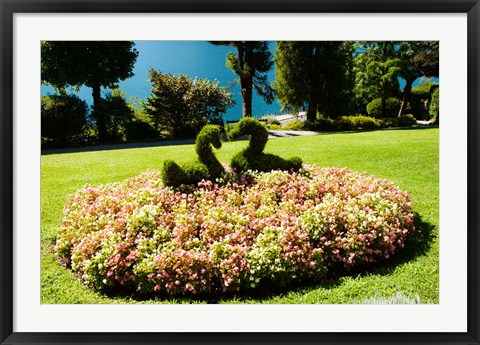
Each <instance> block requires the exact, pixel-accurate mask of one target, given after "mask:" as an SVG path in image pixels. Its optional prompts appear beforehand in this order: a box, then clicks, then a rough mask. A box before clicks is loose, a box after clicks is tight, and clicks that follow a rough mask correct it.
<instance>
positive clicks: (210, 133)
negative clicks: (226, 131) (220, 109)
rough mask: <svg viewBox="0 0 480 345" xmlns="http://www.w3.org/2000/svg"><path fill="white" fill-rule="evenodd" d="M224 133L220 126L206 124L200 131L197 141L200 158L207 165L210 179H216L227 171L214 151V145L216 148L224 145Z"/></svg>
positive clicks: (196, 147) (196, 149) (196, 148)
mask: <svg viewBox="0 0 480 345" xmlns="http://www.w3.org/2000/svg"><path fill="white" fill-rule="evenodd" d="M222 133H223V132H222V128H221V127H220V126H217V125H206V126H204V127H203V128H202V130H201V131H200V133H198V135H197V139H196V141H195V151H197V155H198V159H199V160H200V162H201V163H203V164H204V165H205V166H206V167H207V169H208V175H209V178H210V179H216V178H217V177H220V176H221V175H222V174H223V173H224V172H225V169H224V168H223V165H222V163H220V162H219V161H218V159H217V157H215V154H214V153H213V151H212V145H213V147H215V148H216V149H219V148H221V147H222Z"/></svg>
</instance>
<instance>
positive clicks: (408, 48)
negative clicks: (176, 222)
mask: <svg viewBox="0 0 480 345" xmlns="http://www.w3.org/2000/svg"><path fill="white" fill-rule="evenodd" d="M399 54H400V64H399V66H400V71H399V76H400V77H402V78H403V79H405V82H406V84H405V87H404V89H403V99H402V104H401V106H400V110H399V112H398V116H399V117H400V116H402V115H403V114H404V112H405V109H406V107H407V102H408V99H409V96H410V92H411V91H412V86H413V83H414V81H415V80H416V79H417V78H419V77H438V74H439V42H438V41H413V42H412V41H404V42H400V44H399Z"/></svg>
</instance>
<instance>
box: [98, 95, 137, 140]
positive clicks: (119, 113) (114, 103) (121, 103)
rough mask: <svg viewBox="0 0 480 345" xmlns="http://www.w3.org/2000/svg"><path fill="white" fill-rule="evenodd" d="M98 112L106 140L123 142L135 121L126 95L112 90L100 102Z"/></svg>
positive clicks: (133, 112)
mask: <svg viewBox="0 0 480 345" xmlns="http://www.w3.org/2000/svg"><path fill="white" fill-rule="evenodd" d="M100 107H101V108H100V110H101V113H102V115H103V118H104V121H105V127H106V131H107V136H106V139H107V140H109V141H110V140H124V139H126V132H127V129H128V127H130V126H131V125H132V123H133V121H134V119H135V111H134V109H133V108H132V107H131V106H130V104H128V102H127V100H126V94H125V93H124V92H122V91H120V90H119V89H113V90H111V91H109V92H107V94H106V95H105V97H104V98H102V99H101V100H100Z"/></svg>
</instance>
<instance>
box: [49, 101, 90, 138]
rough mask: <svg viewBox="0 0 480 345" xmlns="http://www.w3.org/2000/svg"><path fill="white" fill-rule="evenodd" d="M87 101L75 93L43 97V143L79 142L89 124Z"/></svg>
mask: <svg viewBox="0 0 480 345" xmlns="http://www.w3.org/2000/svg"><path fill="white" fill-rule="evenodd" d="M86 116H87V103H85V102H84V101H82V100H81V99H80V98H78V97H77V96H74V95H49V96H43V97H42V107H41V119H42V145H53V146H65V145H72V144H79V143H80V142H81V140H82V132H83V129H84V127H85V126H86V124H87V120H86Z"/></svg>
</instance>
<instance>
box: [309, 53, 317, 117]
mask: <svg viewBox="0 0 480 345" xmlns="http://www.w3.org/2000/svg"><path fill="white" fill-rule="evenodd" d="M319 55H320V48H319V47H318V46H316V45H314V46H312V52H311V55H309V56H308V58H309V59H311V60H310V61H308V63H309V64H310V73H309V74H310V75H309V78H310V80H309V84H310V95H309V97H308V108H307V121H315V120H316V119H317V108H318V98H319V87H320V85H319V84H320V74H319V66H318V64H319V61H318V60H319Z"/></svg>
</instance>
